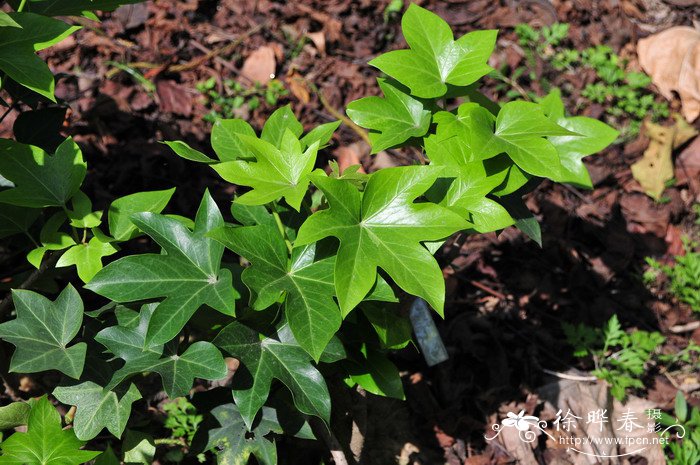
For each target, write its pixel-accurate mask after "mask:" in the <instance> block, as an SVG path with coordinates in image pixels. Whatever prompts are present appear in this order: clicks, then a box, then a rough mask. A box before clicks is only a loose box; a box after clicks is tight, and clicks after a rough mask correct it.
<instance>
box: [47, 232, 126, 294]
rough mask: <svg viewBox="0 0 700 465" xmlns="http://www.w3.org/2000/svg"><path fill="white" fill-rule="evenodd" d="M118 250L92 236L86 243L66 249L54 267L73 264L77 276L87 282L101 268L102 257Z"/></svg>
mask: <svg viewBox="0 0 700 465" xmlns="http://www.w3.org/2000/svg"><path fill="white" fill-rule="evenodd" d="M118 250H119V249H117V248H116V247H115V246H113V245H112V244H111V243H109V242H102V241H101V240H100V239H99V238H97V237H93V238H92V239H90V241H89V242H88V243H87V244H76V245H74V246H72V247H71V248H70V249H68V250H66V251H65V252H64V253H63V255H61V258H59V259H58V262H56V267H57V268H61V267H66V266H73V265H75V267H76V268H77V270H78V277H79V278H80V279H81V280H82V281H83V282H84V283H87V282H90V280H91V279H92V278H93V277H94V276H95V275H96V274H97V273H98V272H99V271H100V270H101V269H102V258H103V257H108V256H110V255H113V254H115V253H117V252H118Z"/></svg>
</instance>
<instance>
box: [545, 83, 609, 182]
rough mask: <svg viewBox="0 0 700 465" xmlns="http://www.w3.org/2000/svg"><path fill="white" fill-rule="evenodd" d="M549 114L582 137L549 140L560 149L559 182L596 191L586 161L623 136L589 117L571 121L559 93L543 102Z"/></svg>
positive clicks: (553, 119)
mask: <svg viewBox="0 0 700 465" xmlns="http://www.w3.org/2000/svg"><path fill="white" fill-rule="evenodd" d="M541 105H542V107H543V110H544V112H545V114H546V115H547V116H548V117H549V118H550V119H551V120H552V121H554V122H555V123H557V124H558V125H559V126H561V127H563V128H565V129H568V130H569V131H571V132H572V133H576V134H578V135H565V136H551V137H548V138H547V139H548V140H549V142H551V143H552V144H553V145H554V147H556V149H557V153H558V154H559V158H560V160H561V176H560V177H559V179H558V181H559V182H566V183H570V184H574V185H577V186H580V187H585V188H588V189H592V188H593V184H592V182H591V176H590V174H589V173H588V169H587V168H586V165H584V164H583V158H584V157H587V156H588V155H593V154H594V153H598V152H600V151H601V150H603V149H604V148H605V147H607V146H608V145H610V144H612V143H613V142H614V141H615V139H617V137H618V136H619V132H618V131H616V130H615V129H613V128H612V127H610V126H608V125H607V124H605V123H603V122H602V121H598V120H597V119H593V118H587V117H585V116H574V117H571V118H567V117H566V116H565V114H564V104H563V102H562V101H561V93H560V91H559V89H556V90H553V91H552V92H550V93H549V95H547V96H546V97H545V98H544V99H543V100H542V102H541Z"/></svg>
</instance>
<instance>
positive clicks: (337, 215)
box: [295, 166, 468, 314]
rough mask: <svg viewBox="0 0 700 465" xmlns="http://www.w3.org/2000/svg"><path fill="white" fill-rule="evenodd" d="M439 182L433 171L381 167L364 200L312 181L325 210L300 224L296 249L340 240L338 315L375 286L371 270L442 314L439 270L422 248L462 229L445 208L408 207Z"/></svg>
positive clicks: (341, 184)
mask: <svg viewBox="0 0 700 465" xmlns="http://www.w3.org/2000/svg"><path fill="white" fill-rule="evenodd" d="M441 175H442V169H441V168H437V167H427V166H404V167H396V168H386V169H383V170H380V171H377V172H376V173H374V174H373V175H372V176H371V177H370V179H369V182H368V183H367V187H366V188H365V191H364V193H360V192H358V191H357V189H356V188H355V187H353V186H352V185H351V184H350V183H348V182H346V181H343V180H339V179H333V178H329V177H326V176H325V175H323V174H314V175H312V181H313V182H314V184H315V185H316V186H317V187H318V188H319V189H321V190H322V191H323V193H324V194H325V196H326V199H327V200H328V204H329V206H330V208H329V209H327V210H322V211H319V212H317V213H314V214H313V215H312V216H310V217H309V218H308V219H307V220H306V222H305V223H304V224H303V225H302V226H301V229H300V230H299V235H298V237H297V239H296V242H295V245H296V246H299V245H305V244H310V243H313V242H316V241H318V240H320V239H323V238H325V237H328V236H335V237H337V238H338V239H340V248H339V249H338V257H337V259H336V263H335V289H336V295H337V296H338V301H339V302H340V308H341V310H342V311H343V314H347V313H349V312H350V310H352V309H353V308H354V307H355V306H356V305H357V304H358V303H360V301H362V299H363V298H364V297H365V296H366V295H367V293H368V292H369V291H370V289H371V288H372V286H373V285H374V283H375V282H376V281H377V267H380V268H382V269H383V270H384V271H386V272H387V273H388V274H389V276H391V278H392V279H393V280H394V281H395V282H396V284H398V285H399V287H401V288H402V289H403V290H405V291H406V292H408V293H410V294H413V295H418V296H421V297H423V298H424V299H425V300H427V301H428V302H429V303H430V305H431V306H432V307H433V308H434V309H435V310H436V311H437V312H438V313H442V309H443V304H444V299H445V282H444V279H443V276H442V271H441V270H440V267H439V266H438V264H437V262H436V261H435V259H434V258H433V257H432V255H431V254H430V252H428V251H427V250H426V249H425V247H423V245H422V244H421V242H423V241H436V240H440V239H444V238H446V237H448V236H449V235H451V234H452V233H454V232H456V231H459V230H460V229H465V228H467V227H468V224H467V223H466V222H465V221H464V220H463V219H462V218H460V217H459V215H457V214H456V213H453V212H452V211H450V210H448V209H446V208H444V207H440V206H438V205H435V204H432V203H414V199H416V198H417V197H419V196H421V195H423V194H424V193H425V191H426V190H427V189H428V188H429V187H430V186H431V185H432V184H433V183H434V182H435V181H436V179H437V178H438V177H439V176H441Z"/></svg>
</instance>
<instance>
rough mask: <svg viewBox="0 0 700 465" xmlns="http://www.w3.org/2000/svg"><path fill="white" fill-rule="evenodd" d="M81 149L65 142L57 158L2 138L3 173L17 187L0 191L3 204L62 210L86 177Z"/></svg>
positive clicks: (1, 161) (57, 153)
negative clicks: (58, 208) (60, 208)
mask: <svg viewBox="0 0 700 465" xmlns="http://www.w3.org/2000/svg"><path fill="white" fill-rule="evenodd" d="M86 170H87V165H86V164H85V162H84V161H83V155H82V153H81V152H80V148H79V147H78V146H77V145H76V144H75V142H73V140H72V139H70V138H69V139H66V140H65V142H63V143H62V144H61V145H60V146H59V147H58V149H56V153H55V154H54V155H49V154H48V153H46V152H44V151H43V150H41V149H40V148H38V147H34V146H31V145H25V144H20V143H18V142H14V141H11V140H7V139H0V174H1V175H2V176H4V177H5V178H7V179H9V180H10V181H12V182H13V183H14V184H15V187H14V188H12V189H7V190H4V191H2V192H0V203H9V204H12V205H18V206H21V207H34V208H40V207H63V206H65V205H66V202H68V200H69V199H70V198H71V197H73V194H75V193H76V192H77V191H78V189H79V188H80V184H82V182H83V179H84V178H85V172H86Z"/></svg>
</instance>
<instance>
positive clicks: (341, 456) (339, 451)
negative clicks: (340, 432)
mask: <svg viewBox="0 0 700 465" xmlns="http://www.w3.org/2000/svg"><path fill="white" fill-rule="evenodd" d="M309 423H310V425H311V429H312V431H313V432H314V434H315V435H316V436H320V437H321V439H323V442H325V443H326V446H327V447H328V450H329V451H330V454H331V458H332V459H333V463H335V465H350V463H349V462H348V459H347V457H345V451H343V446H341V445H340V442H339V441H338V438H336V437H335V435H334V434H333V432H332V431H330V430H329V429H328V428H327V427H326V425H325V424H324V423H323V422H321V421H320V420H318V419H316V418H311V419H310V421H309Z"/></svg>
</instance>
